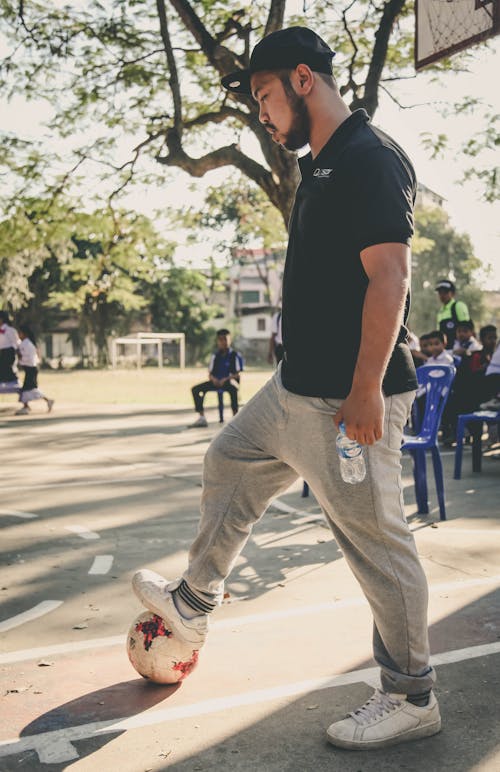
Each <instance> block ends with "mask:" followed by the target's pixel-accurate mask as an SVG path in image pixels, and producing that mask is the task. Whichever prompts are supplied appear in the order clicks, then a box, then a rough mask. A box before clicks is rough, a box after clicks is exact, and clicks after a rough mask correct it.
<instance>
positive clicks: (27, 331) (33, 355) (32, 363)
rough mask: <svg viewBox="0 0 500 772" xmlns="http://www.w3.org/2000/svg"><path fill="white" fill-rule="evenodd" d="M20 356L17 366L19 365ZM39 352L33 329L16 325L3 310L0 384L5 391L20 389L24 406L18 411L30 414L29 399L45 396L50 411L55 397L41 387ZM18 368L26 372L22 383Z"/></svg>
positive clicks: (1, 320)
mask: <svg viewBox="0 0 500 772" xmlns="http://www.w3.org/2000/svg"><path fill="white" fill-rule="evenodd" d="M16 358H17V367H16ZM38 364H39V355H38V350H37V347H36V339H35V336H34V334H33V331H32V330H31V328H30V327H28V326H27V325H20V327H19V331H18V330H16V329H15V327H14V326H13V325H12V322H11V320H10V316H9V314H8V313H7V312H6V311H0V386H2V385H3V386H4V390H5V391H7V390H8V391H10V392H12V391H18V392H19V402H20V403H21V407H20V408H19V410H18V411H17V412H16V415H27V414H28V413H29V412H30V411H31V408H30V404H29V403H30V402H33V401H34V400H37V399H42V400H44V401H45V402H46V403H47V409H48V412H49V413H50V411H51V410H52V407H53V406H54V400H53V399H50V398H49V397H47V396H45V394H43V392H41V391H40V389H39V388H38ZM17 370H21V371H22V372H23V373H24V380H23V384H22V385H19V381H18V376H17Z"/></svg>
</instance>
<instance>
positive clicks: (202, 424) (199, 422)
mask: <svg viewBox="0 0 500 772" xmlns="http://www.w3.org/2000/svg"><path fill="white" fill-rule="evenodd" d="M205 426H208V421H207V419H206V418H205V416H204V415H201V416H200V417H199V418H197V419H196V421H195V422H194V423H192V424H189V426H188V429H198V428H200V427H205Z"/></svg>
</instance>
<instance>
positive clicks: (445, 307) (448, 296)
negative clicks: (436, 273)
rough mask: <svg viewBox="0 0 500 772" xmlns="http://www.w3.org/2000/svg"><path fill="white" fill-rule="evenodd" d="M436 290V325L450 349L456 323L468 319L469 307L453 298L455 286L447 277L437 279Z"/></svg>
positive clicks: (453, 339) (454, 336)
mask: <svg viewBox="0 0 500 772" xmlns="http://www.w3.org/2000/svg"><path fill="white" fill-rule="evenodd" d="M436 292H437V293H438V295H439V300H440V301H441V308H440V309H439V311H438V314H437V323H438V327H439V329H440V331H441V332H442V333H443V335H444V336H445V340H446V347H447V348H448V349H452V348H453V344H454V343H455V338H456V329H457V324H458V323H459V322H466V321H469V320H470V314H469V309H468V308H467V306H466V305H465V303H464V302H463V301H462V300H455V292H456V288H455V285H454V284H453V282H452V281H450V280H449V279H442V280H441V281H439V282H438V283H437V285H436Z"/></svg>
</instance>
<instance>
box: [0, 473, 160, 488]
mask: <svg viewBox="0 0 500 772" xmlns="http://www.w3.org/2000/svg"><path fill="white" fill-rule="evenodd" d="M166 476H167V475H166V474H154V475H148V476H146V477H129V475H124V476H123V477H112V478H109V479H107V480H103V479H100V478H95V477H94V478H93V479H92V480H79V481H78V482H58V483H41V484H40V485H25V484H24V482H23V484H22V489H23V491H38V490H45V489H47V488H83V487H85V486H86V485H113V484H115V483H116V484H119V485H123V484H124V483H129V482H140V481H142V480H145V481H147V480H164V479H165V477H166ZM0 491H19V485H7V486H3V485H2V486H1V487H0Z"/></svg>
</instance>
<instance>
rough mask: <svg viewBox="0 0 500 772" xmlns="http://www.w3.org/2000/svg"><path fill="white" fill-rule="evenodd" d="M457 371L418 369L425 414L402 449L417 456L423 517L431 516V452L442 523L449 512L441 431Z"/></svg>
mask: <svg viewBox="0 0 500 772" xmlns="http://www.w3.org/2000/svg"><path fill="white" fill-rule="evenodd" d="M455 372H456V370H455V368H454V367H453V366H452V365H423V366H422V367H419V368H418V369H417V380H418V384H419V391H418V393H417V394H418V395H419V396H420V395H423V394H425V411H424V415H423V418H422V422H421V425H420V429H419V433H418V434H417V436H416V437H411V436H409V435H406V434H405V435H403V440H404V443H403V447H402V449H403V450H408V451H409V452H410V453H411V455H412V457H413V478H414V480H415V497H416V499H417V507H418V513H419V514H420V515H427V514H428V513H429V501H428V494H427V462H426V455H425V452H426V451H427V450H430V452H431V455H432V465H433V467H434V478H435V480H436V491H437V497H438V502H439V516H440V519H441V520H446V510H445V504H444V483H443V464H442V462H441V456H440V453H439V446H438V431H439V425H440V423H441V417H442V415H443V410H444V406H445V405H446V401H447V399H448V396H449V393H450V387H451V384H452V383H453V379H454V377H455Z"/></svg>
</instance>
